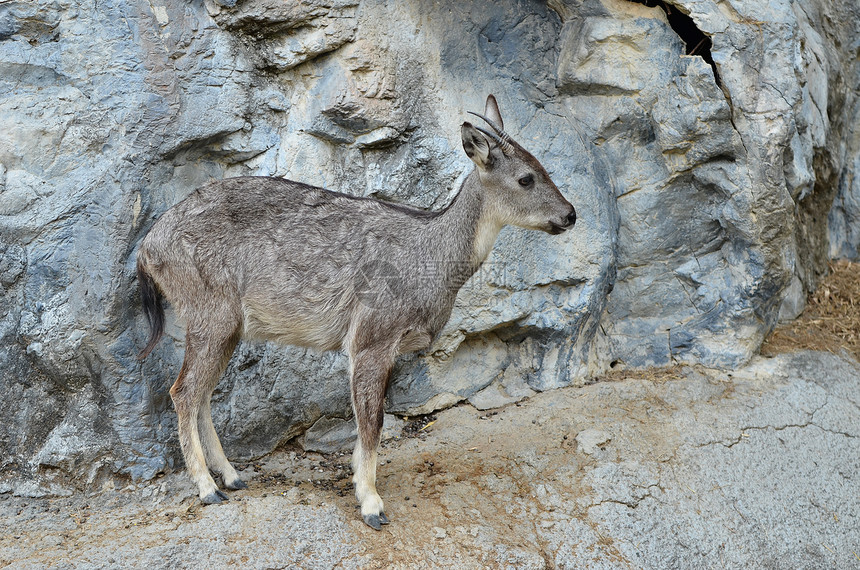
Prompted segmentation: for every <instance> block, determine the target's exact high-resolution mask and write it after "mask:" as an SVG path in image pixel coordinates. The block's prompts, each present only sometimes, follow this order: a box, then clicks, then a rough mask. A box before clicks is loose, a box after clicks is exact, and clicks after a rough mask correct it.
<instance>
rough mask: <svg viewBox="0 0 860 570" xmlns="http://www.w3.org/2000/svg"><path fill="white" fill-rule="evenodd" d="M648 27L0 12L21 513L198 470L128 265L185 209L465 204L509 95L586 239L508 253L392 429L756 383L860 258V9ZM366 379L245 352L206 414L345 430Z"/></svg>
mask: <svg viewBox="0 0 860 570" xmlns="http://www.w3.org/2000/svg"><path fill="white" fill-rule="evenodd" d="M648 3H650V4H652V5H651V6H648V5H645V4H648ZM645 4H643V3H634V2H630V1H627V0H551V1H549V2H548V3H542V2H535V1H527V0H506V1H504V2H491V1H490V0H474V1H470V2H465V3H463V2H460V3H429V2H419V1H418V0H413V1H408V2H398V3H390V2H384V1H383V0H313V1H309V2H304V3H296V4H294V3H284V2H279V1H274V0H206V2H193V3H189V2H180V1H176V0H158V1H152V2H149V1H146V2H144V1H142V0H103V1H101V2H98V3H78V2H71V1H69V0H54V1H51V2H41V3H38V4H35V3H30V2H17V1H12V2H4V3H2V4H0V126H2V128H0V290H2V297H0V370H2V373H0V390H2V393H3V394H4V396H5V397H4V398H3V399H2V401H0V416H2V418H3V421H2V422H0V490H3V489H7V490H8V489H13V488H14V489H15V490H16V492H20V493H25V494H27V493H30V494H39V493H44V492H60V491H62V490H63V489H67V488H69V487H75V486H77V487H83V486H92V485H96V484H98V483H99V482H100V481H101V480H102V479H103V477H104V476H106V475H109V474H123V475H128V476H131V477H132V478H136V479H140V478H143V479H146V478H151V477H153V476H154V475H155V474H157V473H159V472H161V471H163V470H165V469H168V468H170V467H172V466H174V464H175V462H176V460H177V458H178V446H177V443H176V441H175V436H174V432H175V419H174V414H173V411H172V406H171V403H170V398H169V395H168V392H167V390H168V388H169V386H170V384H171V383H172V381H173V379H174V378H175V376H176V374H177V373H178V370H179V367H180V365H181V359H182V339H183V332H182V325H181V323H178V322H175V320H173V316H172V314H170V313H169V314H168V318H169V323H168V335H167V337H166V338H165V340H163V341H162V343H161V344H160V345H159V346H158V348H157V350H156V351H155V352H154V353H153V355H151V356H150V358H149V359H147V360H146V361H145V362H143V363H141V362H138V361H137V360H136V359H135V355H136V354H137V352H138V350H139V348H140V347H141V346H142V345H143V343H144V338H145V335H146V330H145V328H146V327H145V325H144V321H143V318H142V315H141V313H140V310H139V300H138V297H137V287H136V283H135V281H134V272H133V266H134V254H135V251H136V246H137V244H138V242H139V241H140V239H141V238H142V237H143V236H144V235H145V233H146V231H147V230H148V228H149V227H151V225H152V223H153V222H154V220H155V219H157V217H158V216H159V215H160V214H161V213H162V212H164V211H165V210H166V209H167V208H169V207H170V206H171V205H173V204H175V203H176V202H178V201H179V200H181V199H182V197H183V196H185V195H186V194H187V193H188V192H190V191H192V190H193V189H194V188H195V187H197V186H199V185H200V184H202V183H203V182H206V181H208V180H211V179H220V178H224V177H228V176H236V175H246V174H255V175H271V176H284V177H289V178H293V179H297V180H302V181H304V182H308V183H311V184H315V185H320V186H325V187H328V188H331V189H333V190H339V191H343V192H349V193H353V194H358V195H363V196H376V197H379V198H384V199H388V200H394V201H398V202H405V203H410V204H413V205H417V206H422V207H427V208H439V207H442V206H443V205H444V204H446V203H447V202H448V201H449V200H450V199H451V198H452V196H453V195H454V193H455V192H456V190H457V188H458V185H459V183H460V181H461V180H462V179H463V178H464V177H465V175H466V174H467V173H468V171H469V169H470V162H469V161H468V160H467V159H466V157H465V156H464V155H463V153H462V151H461V149H460V143H459V135H458V131H459V124H460V123H461V122H462V121H463V120H464V118H465V117H466V115H465V112H466V111H467V110H480V109H481V108H482V103H483V99H484V98H485V96H486V94H487V93H495V94H496V96H497V98H498V99H499V101H500V105H501V107H502V112H503V114H504V115H505V117H506V126H508V127H509V128H508V130H509V131H510V132H511V133H512V134H513V135H514V136H515V138H517V139H518V140H519V141H520V142H522V144H523V145H524V146H526V147H527V148H529V149H530V150H532V152H533V153H534V154H535V155H536V156H537V157H538V158H539V159H540V160H541V161H542V162H543V164H544V165H545V166H546V167H547V169H548V170H549V172H550V173H551V174H552V176H553V179H554V180H555V182H556V183H557V184H558V186H559V187H560V188H561V190H562V192H563V193H564V194H565V195H566V196H567V197H568V199H570V201H571V202H572V203H574V205H575V206H576V207H577V212H578V214H579V222H578V224H577V227H576V229H575V230H574V231H572V232H568V233H566V234H564V235H561V236H549V235H544V234H539V233H535V232H527V231H525V230H520V229H515V228H508V229H506V230H504V231H503V233H502V235H501V236H500V239H499V241H498V243H497V245H496V248H495V249H494V251H493V253H492V254H491V257H490V259H489V260H488V263H487V264H486V267H485V268H484V269H482V271H481V272H479V273H478V274H477V275H476V276H475V278H473V279H472V280H471V281H470V282H469V283H468V284H467V285H466V287H465V288H464V289H463V290H462V292H461V294H460V297H459V299H458V305H457V307H456V309H455V312H454V315H453V316H452V319H451V322H450V323H449V324H448V326H447V327H446V329H445V331H443V333H442V335H441V336H440V338H439V339H438V341H437V342H436V344H435V345H434V347H433V349H432V350H431V351H429V352H428V353H427V354H424V355H416V356H411V357H408V358H404V359H402V360H401V361H400V362H399V364H398V368H397V371H396V373H395V377H394V380H393V383H392V386H391V389H390V391H389V404H388V408H389V409H390V410H391V411H394V412H399V413H403V414H416V413H422V412H429V411H432V410H434V409H438V408H440V407H444V406H447V405H451V404H453V403H455V402H458V401H461V400H464V399H467V400H469V401H470V402H472V403H473V404H474V405H476V406H479V407H492V406H497V405H500V404H503V403H506V402H512V401H515V400H517V399H520V398H523V397H526V396H528V395H529V394H532V393H534V392H536V391H542V390H546V389H550V388H554V387H558V386H564V385H570V384H576V383H581V382H583V381H585V380H586V379H588V378H589V377H591V376H592V375H594V374H595V373H598V372H600V371H602V370H605V369H607V368H609V367H615V366H631V367H644V366H654V365H665V364H670V363H672V362H677V361H680V362H698V363H702V364H705V365H708V366H720V367H733V366H737V365H739V364H741V363H743V362H745V361H746V360H748V359H749V357H750V356H751V355H752V354H754V353H755V351H756V350H757V349H758V347H759V345H760V343H761V341H762V339H763V338H764V336H765V334H766V333H767V332H768V331H769V330H770V329H771V328H772V326H773V325H774V324H775V322H776V321H777V319H779V318H780V317H783V318H792V317H793V316H795V315H796V314H797V313H798V312H799V311H800V310H801V309H802V306H803V300H804V297H805V293H806V291H808V290H809V289H810V288H811V287H813V286H814V283H815V280H816V277H817V276H818V275H819V274H820V273H821V272H822V271H824V270H825V268H826V261H827V260H828V258H829V257H830V256H846V257H855V258H856V257H857V251H858V247H860V243H858V242H860V230H858V229H857V226H856V224H854V219H855V218H856V217H858V216H860V205H858V204H860V182H858V181H860V170H858V169H860V135H858V133H857V131H856V129H855V127H854V126H855V125H856V124H857V123H858V116H860V103H858V101H860V99H858V97H857V93H858V84H860V69H858V61H860V58H858V54H860V43H858V40H857V38H858V37H860V30H858V27H860V25H858V21H860V10H858V8H857V7H856V5H855V4H854V3H853V2H852V0H836V1H833V2H818V1H810V2H806V3H797V2H794V3H792V2H788V1H787V0H786V1H778V0H771V1H767V0H723V1H720V2H714V1H712V0H677V1H673V2H672V3H665V4H664V3H662V2H658V1H656V0H647V1H646V2H645ZM855 173H857V174H856V176H855ZM834 200H835V201H834ZM831 204H833V205H834V207H833V208H832V209H831ZM347 382H348V381H347V377H346V362H345V359H344V357H343V356H342V355H340V354H338V353H324V354H320V353H315V352H312V351H307V350H299V349H295V348H290V347H276V346H273V345H262V344H245V343H243V344H242V345H241V346H240V348H239V349H238V350H237V353H236V355H235V356H234V358H233V360H232V361H231V363H230V365H229V368H228V371H227V373H226V375H225V377H224V379H223V380H222V382H221V384H220V385H219V388H218V390H217V391H216V394H215V398H214V404H213V409H214V414H215V420H216V427H217V428H218V429H219V432H220V433H221V434H222V440H223V442H224V444H225V448H226V450H227V453H228V455H229V456H231V457H233V458H237V459H238V458H248V457H252V456H257V455H260V454H263V453H266V452H268V451H270V450H271V449H273V448H274V447H275V446H277V445H278V444H279V443H281V442H284V441H286V440H288V439H290V438H292V437H295V436H297V435H299V434H301V433H302V432H303V431H304V430H306V429H307V428H308V427H309V426H312V425H313V424H314V423H315V422H317V421H318V420H319V419H320V418H326V417H328V418H332V417H335V418H337V417H348V415H349V396H348V390H347ZM327 421H329V422H330V421H331V420H327ZM319 431H320V430H316V432H319ZM34 474H38V475H39V477H37V478H33V477H32V476H33V475H34Z"/></svg>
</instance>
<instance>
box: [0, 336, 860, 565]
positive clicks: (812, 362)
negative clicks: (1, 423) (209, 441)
mask: <svg viewBox="0 0 860 570" xmlns="http://www.w3.org/2000/svg"><path fill="white" fill-rule="evenodd" d="M348 459H349V458H348V455H345V454H343V455H341V454H334V455H320V454H314V453H309V452H307V453H306V452H301V450H298V449H296V450H289V449H285V450H283V451H281V452H278V453H275V454H273V455H271V456H269V457H267V458H265V460H263V461H261V462H259V463H254V464H248V465H245V466H244V475H245V477H246V479H247V480H248V481H249V482H250V488H249V489H248V490H245V491H239V492H234V493H232V494H231V501H230V502H229V503H227V504H224V505H218V506H209V507H203V506H201V505H200V504H199V503H198V501H197V500H196V497H195V496H194V490H193V489H192V488H191V485H190V484H189V482H188V481H187V479H186V478H185V476H184V475H183V474H182V473H177V474H171V475H167V476H165V477H163V478H161V479H159V480H156V481H154V482H152V483H151V484H145V485H129V486H128V487H126V488H122V489H118V490H111V491H107V492H100V493H94V494H90V495H84V494H76V495H73V496H70V497H62V498H43V499H30V498H22V497H15V496H11V495H8V494H7V495H2V496H0V518H2V520H3V523H4V524H3V526H4V528H5V532H4V533H3V534H2V536H0V567H3V568H10V569H11V568H28V569H29V568H120V567H126V568H143V567H146V568H150V569H155V568H192V567H195V568H199V567H206V566H208V567H212V568H220V567H228V566H231V567H243V568H332V567H338V568H440V567H450V568H482V567H486V568H501V567H505V568H574V567H577V568H579V567H589V568H627V567H630V568H640V567H641V568H732V567H734V568H741V567H744V568H748V567H759V568H828V567H836V568H849V567H860V476H858V473H860V366H858V364H857V362H856V361H855V360H853V359H852V358H851V357H850V356H849V355H848V354H847V353H844V352H843V353H842V354H840V355H835V354H830V353H827V352H821V351H818V352H815V351H802V352H795V353H783V354H779V355H776V356H773V357H759V358H757V359H756V360H755V361H754V362H753V363H751V364H750V365H749V366H747V367H745V368H743V369H741V370H737V371H734V372H732V373H726V372H717V371H712V370H704V369H697V368H685V367H681V368H673V369H667V370H662V371H659V372H657V373H654V372H650V373H647V374H642V373H639V374H627V373H613V374H612V375H611V376H610V377H608V378H604V379H603V381H601V382H597V383H594V384H592V385H589V386H586V387H584V388H571V389H563V390H556V391H551V392H546V393H542V394H540V395H538V396H536V397H533V398H531V399H529V400H527V401H524V402H521V403H519V404H513V405H510V406H508V407H506V408H502V409H498V410H494V411H489V412H487V411H479V410H476V409H475V408H473V407H471V406H469V405H461V406H459V407H455V408H453V409H449V410H447V411H444V412H441V413H439V414H438V415H437V416H436V417H432V418H428V417H423V418H417V419H412V420H410V421H409V422H408V423H407V424H406V427H405V429H403V431H402V432H401V435H400V437H398V438H394V439H390V440H388V441H387V442H386V443H385V444H384V446H383V449H382V453H381V466H380V469H379V476H380V477H379V490H380V493H381V494H382V496H383V498H384V499H385V500H386V505H387V506H386V511H387V513H388V514H389V516H390V518H391V524H390V525H389V526H386V527H384V529H383V530H382V531H381V532H376V531H373V530H372V529H370V528H368V527H366V526H365V525H364V524H363V523H362V522H361V518H360V516H359V513H358V511H357V507H356V505H355V500H354V498H353V497H352V491H351V483H350V480H349V466H348Z"/></svg>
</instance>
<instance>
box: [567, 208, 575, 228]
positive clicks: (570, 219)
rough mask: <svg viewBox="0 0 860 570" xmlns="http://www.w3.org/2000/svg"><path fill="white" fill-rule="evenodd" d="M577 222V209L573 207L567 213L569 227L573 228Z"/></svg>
mask: <svg viewBox="0 0 860 570" xmlns="http://www.w3.org/2000/svg"><path fill="white" fill-rule="evenodd" d="M575 223H576V210H575V209H573V208H572V207H571V209H570V213H569V214H568V215H567V227H569V228H572V227H573V224H575Z"/></svg>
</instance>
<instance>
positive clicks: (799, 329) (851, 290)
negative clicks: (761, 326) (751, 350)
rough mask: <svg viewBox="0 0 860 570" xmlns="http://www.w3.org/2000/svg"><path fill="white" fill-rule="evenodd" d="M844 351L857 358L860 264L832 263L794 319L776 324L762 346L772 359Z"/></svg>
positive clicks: (859, 318)
mask: <svg viewBox="0 0 860 570" xmlns="http://www.w3.org/2000/svg"><path fill="white" fill-rule="evenodd" d="M807 349H808V350H826V351H830V352H838V351H840V350H843V349H844V350H847V351H848V352H850V353H851V354H853V355H854V357H855V358H858V359H860V263H854V262H850V261H836V262H833V263H831V265H830V274H829V275H828V276H827V277H825V278H824V279H823V280H822V281H821V283H820V285H819V287H818V289H817V290H816V291H815V293H813V294H812V295H811V296H810V297H809V299H808V300H807V305H806V309H804V311H803V313H802V314H801V315H800V317H798V318H797V319H796V320H794V321H792V322H790V323H785V324H782V325H779V326H778V327H777V328H776V329H775V330H774V331H773V333H771V335H770V336H769V337H768V338H767V339H766V340H765V342H764V345H762V348H761V353H762V354H763V355H765V356H772V355H774V354H779V353H782V352H792V351H795V350H807Z"/></svg>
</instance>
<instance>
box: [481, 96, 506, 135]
mask: <svg viewBox="0 0 860 570" xmlns="http://www.w3.org/2000/svg"><path fill="white" fill-rule="evenodd" d="M484 114H485V115H486V116H487V118H488V119H491V120H492V121H493V122H494V123H496V124H497V125H498V126H499V128H500V129H502V130H505V122H504V121H502V113H501V112H500V111H499V104H498V103H496V98H495V97H494V96H493V95H487V104H486V105H484Z"/></svg>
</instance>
